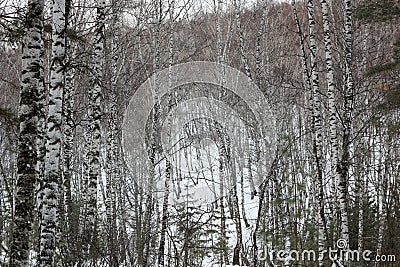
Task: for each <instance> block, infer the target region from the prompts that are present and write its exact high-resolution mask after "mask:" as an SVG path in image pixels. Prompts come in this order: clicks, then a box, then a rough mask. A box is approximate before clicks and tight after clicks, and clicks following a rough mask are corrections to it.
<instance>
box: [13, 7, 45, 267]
mask: <svg viewBox="0 0 400 267" xmlns="http://www.w3.org/2000/svg"><path fill="white" fill-rule="evenodd" d="M43 14H44V1H43V0H30V1H28V12H27V15H26V29H27V35H26V37H25V39H24V41H23V47H22V77H21V89H20V102H19V112H18V117H19V138H18V152H19V153H18V156H17V169H18V170H17V182H16V196H15V208H14V209H15V210H14V230H13V233H12V243H11V257H10V265H11V266H22V267H24V266H28V265H29V245H30V242H29V240H30V236H31V232H32V226H33V210H34V206H35V197H34V195H35V185H36V182H37V178H38V177H39V162H38V154H39V151H38V146H40V143H41V140H40V129H39V127H40V125H39V121H40V120H41V119H42V118H40V114H42V110H41V105H40V104H39V102H40V100H41V99H42V95H43V94H44V76H43V58H44V46H43V37H42V34H43Z"/></svg>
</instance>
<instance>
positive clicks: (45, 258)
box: [39, 0, 66, 267]
mask: <svg viewBox="0 0 400 267" xmlns="http://www.w3.org/2000/svg"><path fill="white" fill-rule="evenodd" d="M65 27H66V25H65V0H53V3H52V60H51V66H50V90H49V100H48V101H49V103H48V116H47V135H46V157H45V173H44V182H43V189H42V192H41V194H42V207H41V210H40V214H41V220H40V241H39V242H40V245H39V265H40V266H43V267H45V266H49V267H50V266H54V256H55V253H56V239H57V237H56V235H57V230H58V219H59V211H58V201H59V182H60V181H61V172H60V170H61V169H60V159H61V135H62V132H61V118H62V100H63V89H64V81H65V68H64V63H65Z"/></svg>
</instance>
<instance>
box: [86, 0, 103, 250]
mask: <svg viewBox="0 0 400 267" xmlns="http://www.w3.org/2000/svg"><path fill="white" fill-rule="evenodd" d="M96 4H97V18H96V26H95V36H94V41H93V45H94V51H93V72H94V75H93V81H92V86H91V88H90V92H89V102H90V110H89V112H90V113H89V121H90V126H89V129H90V133H89V134H90V135H91V137H92V138H91V145H90V151H89V155H88V156H89V181H88V190H87V192H88V198H87V221H88V224H87V229H86V231H85V235H86V236H85V246H84V249H85V250H86V249H89V250H88V251H84V254H85V253H90V250H91V248H92V247H93V246H94V245H95V244H94V237H95V233H96V229H95V220H96V214H97V183H98V180H99V178H100V171H101V165H100V146H101V126H100V123H101V121H100V119H101V115H102V112H101V89H102V79H103V63H104V25H105V7H106V1H104V0H97V2H96ZM89 244H90V245H89Z"/></svg>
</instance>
